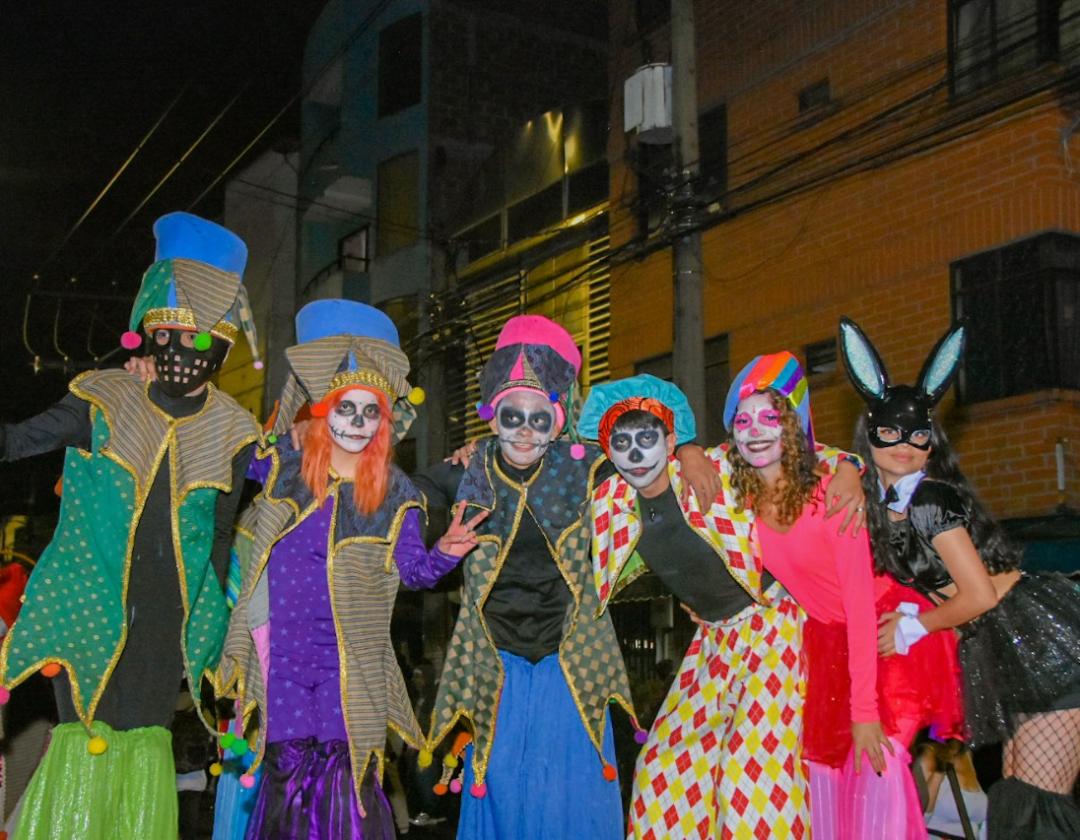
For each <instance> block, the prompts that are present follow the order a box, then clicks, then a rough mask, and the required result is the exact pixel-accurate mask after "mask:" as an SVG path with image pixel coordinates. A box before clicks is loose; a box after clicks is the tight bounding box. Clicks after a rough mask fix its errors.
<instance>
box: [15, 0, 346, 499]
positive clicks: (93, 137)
mask: <svg viewBox="0 0 1080 840" xmlns="http://www.w3.org/2000/svg"><path fill="white" fill-rule="evenodd" d="M324 3H325V0H226V2H222V0H214V2H211V1H210V0H186V1H185V2H182V3H175V2H173V3H164V2H160V0H143V2H109V1H108V0H106V1H105V2H96V3H95V2H90V3H87V2H73V1H72V0H67V2H60V0H41V2H33V3H21V2H15V1H14V0H4V2H0V50H2V55H0V59H2V60H0V66H2V68H3V70H2V71H0V97H2V100H0V284H2V289H3V291H2V296H0V354H2V355H0V359H2V362H0V364H2V368H0V370H2V379H0V381H2V383H3V387H2V388H0V420H2V421H6V422H12V421H15V420H20V419H23V418H25V417H29V416H31V415H33V414H35V413H36V412H38V411H40V410H42V409H44V408H46V407H47V406H48V405H50V404H51V403H52V402H54V401H55V400H57V399H59V398H60V397H61V396H62V395H63V393H64V391H65V388H66V384H67V382H68V380H70V379H71V378H72V376H74V375H75V374H76V373H78V372H79V371H80V370H83V369H86V368H87V367H89V366H93V358H94V356H103V355H105V354H106V353H107V352H109V351H112V350H114V349H115V348H116V347H117V346H118V341H119V336H120V333H122V332H123V331H124V330H125V329H126V321H127V316H128V313H129V311H130V301H131V298H132V296H133V295H134V293H135V291H136V290H137V289H138V284H139V280H140V278H141V276H142V272H143V271H144V270H145V269H146V268H147V267H148V266H149V265H150V263H151V262H152V260H153V247H154V246H153V236H152V234H151V225H152V224H153V221H154V219H156V218H157V217H158V216H160V215H162V214H164V213H167V212H170V211H173V210H185V209H191V210H192V212H195V213H198V214H200V215H204V216H208V217H210V218H214V217H215V216H218V215H219V214H220V212H221V197H222V192H223V190H222V186H221V185H220V184H219V185H218V187H216V188H215V189H214V190H213V191H212V192H211V193H210V194H208V195H207V196H206V198H204V199H203V200H202V201H200V202H199V203H198V204H197V205H195V206H193V207H192V206H191V204H192V202H194V201H195V200H196V199H197V198H198V197H199V196H200V195H201V194H202V193H203V192H204V190H206V188H207V187H208V186H209V185H210V184H211V183H212V182H213V181H214V179H215V178H216V177H217V176H218V175H219V174H220V173H221V172H222V170H223V169H225V168H226V167H227V166H228V165H229V163H230V162H231V161H232V160H233V159H234V158H235V157H236V156H237V155H238V154H239V153H240V151H241V150H242V149H243V148H244V147H245V146H246V145H247V144H248V143H249V142H250V141H251V140H252V139H253V138H254V136H255V135H256V134H257V133H258V132H259V131H260V130H261V129H262V128H263V127H264V126H265V125H266V124H267V123H268V122H269V121H270V120H271V119H272V117H273V116H274V114H276V113H277V112H278V111H279V110H280V109H281V108H282V106H283V105H285V103H286V102H288V100H289V99H290V98H291V97H292V96H293V95H294V94H295V93H296V92H297V91H298V89H299V86H300V66H301V60H302V56H303V47H304V40H305V38H306V36H307V32H308V30H309V28H310V26H311V24H312V23H313V22H314V20H315V18H316V17H317V15H318V13H319V12H320V11H321V9H322V7H323V5H324ZM181 92H182V93H181ZM238 93H239V94H240V95H239V97H238V98H237V99H236V101H235V102H234V103H233V104H232V105H231V107H229V108H228V110H227V111H226V113H225V114H224V116H222V117H221V119H220V121H219V122H218V123H217V125H216V126H215V127H214V129H213V130H212V131H211V132H210V133H209V134H208V135H207V136H206V138H205V139H204V140H203V141H202V143H201V144H200V145H199V146H198V147H197V148H196V149H195V150H194V151H193V152H191V154H190V155H189V156H188V157H187V158H186V160H185V161H184V162H183V163H182V164H181V165H180V166H179V168H178V169H177V170H176V172H175V173H174V174H173V175H172V176H171V177H170V178H169V180H168V181H166V182H165V183H164V185H163V186H162V187H161V188H160V190H159V191H158V192H157V193H156V194H155V195H154V196H153V197H152V198H151V199H150V200H149V201H148V202H147V203H146V205H145V206H144V207H143V208H142V209H141V210H140V211H139V212H137V213H136V214H135V215H134V216H133V217H132V218H131V220H130V222H128V223H127V224H126V226H124V227H123V228H122V229H121V225H122V223H123V222H124V221H125V219H126V218H127V217H128V216H129V215H130V214H132V212H133V211H134V210H135V209H136V208H137V207H138V206H139V204H140V203H141V202H142V201H143V200H144V199H145V198H146V196H147V195H148V194H149V193H150V192H151V190H153V188H154V186H155V185H156V184H157V183H158V181H160V180H161V179H162V177H163V176H164V175H165V174H166V172H168V171H169V169H170V168H171V167H172V166H173V165H174V164H175V163H176V162H177V161H178V160H179V159H180V158H181V156H183V155H184V154H185V152H186V151H187V150H188V148H189V147H190V146H191V145H192V144H193V143H194V142H195V140H196V139H197V138H198V137H199V135H200V134H201V133H202V132H203V131H205V130H206V128H207V127H208V126H209V124H210V123H211V121H212V120H213V119H214V118H215V117H216V116H217V115H218V114H219V113H220V112H221V111H222V110H223V109H225V108H226V106H227V105H228V103H229V102H230V100H232V99H233V98H234V97H236V96H237V94H238ZM178 94H181V95H180V98H179V100H178V101H177V103H176V105H175V106H174V107H173V108H172V110H171V111H170V113H169V115H168V116H167V117H166V119H165V121H164V122H163V123H162V124H161V126H160V127H159V128H158V130H157V131H156V133H154V135H153V136H152V137H151V138H150V140H149V141H148V142H147V144H146V146H145V147H144V148H143V149H142V151H141V152H140V153H139V154H138V156H137V157H136V158H135V159H134V161H133V162H132V163H131V165H130V166H129V167H128V168H127V170H126V171H125V172H124V174H123V175H122V176H121V177H120V178H119V180H118V181H117V182H116V183H115V184H114V185H113V187H112V188H111V189H110V190H109V192H108V193H107V195H106V196H105V198H104V199H103V200H102V201H101V203H100V204H99V205H98V206H97V208H96V209H95V210H94V212H93V213H92V214H91V215H90V216H89V217H88V218H87V220H86V221H85V222H84V223H83V224H82V225H81V226H80V227H79V228H78V229H77V230H76V231H75V233H74V235H73V236H71V238H70V240H69V241H68V242H67V243H66V244H64V246H63V247H62V248H60V250H59V252H58V253H57V249H58V247H59V246H60V245H61V243H62V242H63V241H64V239H65V237H66V236H67V234H68V233H69V231H70V230H71V229H72V227H73V226H74V225H75V223H76V222H77V220H78V219H79V217H80V216H81V215H82V213H83V212H84V211H85V210H86V208H87V207H89V205H90V203H91V202H92V201H93V200H94V198H95V197H96V196H97V195H98V193H99V192H100V191H101V190H102V188H103V187H104V186H105V185H106V183H107V182H108V181H109V179H110V178H111V177H112V176H113V174H114V173H115V172H116V171H117V169H119V167H120V166H121V165H122V164H123V162H124V160H125V159H126V158H127V157H128V155H130V154H131V153H132V152H133V151H134V150H135V148H136V147H137V145H138V144H139V142H140V140H142V139H143V137H144V136H145V135H146V134H147V132H148V131H149V130H150V128H151V127H152V126H153V125H154V123H155V122H156V121H157V120H158V118H159V117H160V116H161V114H162V113H163V112H164V111H165V110H166V108H167V107H168V106H169V103H170V102H171V101H172V100H173V99H174V98H175V97H176V96H177V95H178ZM297 115H298V109H296V108H295V107H293V108H290V109H289V111H288V112H287V113H286V114H285V115H284V116H283V117H282V118H281V119H280V120H279V121H278V122H277V123H276V124H275V125H274V127H273V128H272V129H271V130H270V131H269V132H267V134H266V136H265V137H264V138H263V139H262V141H261V142H260V143H259V144H258V145H257V146H256V148H254V149H252V151H251V153H249V155H248V156H247V158H246V159H245V161H246V160H249V159H251V157H253V156H254V155H257V154H258V152H259V151H261V150H262V149H264V148H266V146H268V145H283V144H291V143H294V142H295V140H294V138H295V137H296V136H297V135H298V133H299V129H298V116H297ZM243 165H244V161H242V162H241V163H240V165H239V167H238V168H237V170H233V172H234V173H235V172H236V171H238V169H239V168H240V167H242V166H243ZM225 180H227V178H226V179H223V180H222V184H223V183H224V181H225ZM54 254H55V256H54ZM35 274H38V275H39V277H38V278H37V279H35V278H34V275H35ZM73 276H74V277H75V278H76V281H75V282H72V281H71V278H72V277H73ZM32 289H33V290H36V291H37V292H39V293H40V294H38V295H35V296H34V297H33V299H32V305H31V307H30V314H29V318H28V319H27V320H26V327H27V329H26V332H27V336H26V337H27V338H28V340H29V344H30V346H31V347H32V348H33V350H34V351H35V353H36V354H37V355H38V356H39V357H40V371H39V372H38V373H35V372H34V366H33V362H34V353H31V352H30V351H28V350H27V348H26V346H25V345H24V340H23V339H24V336H23V327H24V311H25V305H26V299H27V293H28V292H30V291H31V290H32ZM56 292H63V293H72V292H73V293H76V294H77V295H80V297H76V298H66V299H64V300H62V301H61V302H60V312H59V317H58V315H57V304H58V299H57V298H55V297H48V294H49V293H56ZM94 295H120V296H122V297H123V298H124V300H122V301H115V300H104V299H94V297H93V296H94ZM54 329H55V332H56V336H57V342H56V344H58V345H59V347H60V348H61V350H62V351H63V353H64V354H66V355H67V356H68V357H69V358H70V362H69V363H68V364H67V368H66V369H65V367H64V362H63V355H62V354H61V353H59V352H57V350H56V347H55V346H54V340H53V334H54ZM122 360H123V355H122V354H121V353H120V352H115V353H113V355H111V356H110V357H109V358H108V360H107V361H106V362H104V364H105V365H108V364H119V363H120V362H121V361H122ZM60 464H61V459H60V455H56V456H50V457H46V458H37V459H33V460H32V461H28V462H25V463H23V464H19V465H0V516H2V515H6V514H10V513H24V512H28V511H37V512H42V511H44V512H47V511H50V510H54V509H55V508H56V505H57V499H56V497H55V496H54V495H53V493H52V486H53V483H54V482H55V480H56V478H57V477H58V475H59V472H60Z"/></svg>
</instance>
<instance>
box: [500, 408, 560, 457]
mask: <svg viewBox="0 0 1080 840" xmlns="http://www.w3.org/2000/svg"><path fill="white" fill-rule="evenodd" d="M555 431H556V430H555V407H554V406H552V404H551V400H549V399H548V398H547V397H545V396H543V395H542V394H537V393H535V392H532V391H515V392H514V393H512V394H509V395H508V396H505V397H503V398H502V399H501V400H499V404H498V405H497V406H495V433H496V434H497V435H498V436H499V448H500V449H501V450H502V454H503V457H504V458H505V459H506V460H507V461H509V462H510V463H511V464H513V465H514V466H515V467H531V466H532V465H533V464H535V463H536V462H537V461H539V460H540V458H541V457H542V456H543V454H544V453H545V452H546V451H547V448H548V444H550V443H551V439H552V438H553V437H555Z"/></svg>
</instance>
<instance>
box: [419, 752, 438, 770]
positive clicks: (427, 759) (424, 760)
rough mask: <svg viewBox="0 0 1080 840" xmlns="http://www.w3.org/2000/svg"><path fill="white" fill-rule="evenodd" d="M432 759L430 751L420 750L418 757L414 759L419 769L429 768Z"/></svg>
mask: <svg viewBox="0 0 1080 840" xmlns="http://www.w3.org/2000/svg"><path fill="white" fill-rule="evenodd" d="M433 758H434V756H432V754H431V750H420V755H418V756H417V757H416V763H417V764H419V765H420V766H421V767H430V766H431V761H432V759H433Z"/></svg>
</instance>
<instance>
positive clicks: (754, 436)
mask: <svg viewBox="0 0 1080 840" xmlns="http://www.w3.org/2000/svg"><path fill="white" fill-rule="evenodd" d="M731 425H732V430H733V433H734V435H735V446H736V448H737V449H738V450H739V454H740V455H742V456H743V458H745V459H746V462H747V463H748V464H749V465H750V466H752V467H754V468H755V469H759V470H760V469H763V468H764V467H768V466H771V465H773V464H775V463H777V462H778V461H779V460H780V456H781V455H782V454H783V448H784V445H783V442H782V441H781V439H780V438H781V433H782V432H783V427H782V426H781V425H780V410H779V409H778V408H776V407H775V406H774V405H773V401H772V398H771V397H770V396H769V395H768V394H760V393H759V394H751V395H750V396H748V397H745V398H743V399H741V400H739V405H738V406H737V407H736V409H735V419H734V420H733V421H732V424H731Z"/></svg>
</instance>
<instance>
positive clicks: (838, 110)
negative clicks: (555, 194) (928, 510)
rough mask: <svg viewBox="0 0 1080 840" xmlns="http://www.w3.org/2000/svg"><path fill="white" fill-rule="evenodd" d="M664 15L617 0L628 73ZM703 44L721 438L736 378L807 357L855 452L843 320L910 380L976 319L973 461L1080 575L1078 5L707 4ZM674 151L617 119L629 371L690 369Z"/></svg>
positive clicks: (647, 50)
mask: <svg viewBox="0 0 1080 840" xmlns="http://www.w3.org/2000/svg"><path fill="white" fill-rule="evenodd" d="M667 5H668V4H666V3H654V2H648V1H647V0H637V2H630V0H614V2H612V3H611V31H612V33H613V37H612V44H613V47H612V65H611V75H612V79H613V83H614V82H619V83H621V80H623V79H625V78H626V77H628V76H629V75H630V74H631V73H632V72H633V71H634V69H635V68H636V67H637V66H639V65H641V64H644V63H646V62H649V61H666V60H669V57H670V54H671V49H670V39H671V32H670V25H669V22H668V20H667V12H666V7H667ZM614 33H623V34H622V35H618V36H617V35H615V34H614ZM696 50H697V86H698V88H697V94H698V106H699V114H698V126H699V133H700V138H701V142H700V145H701V152H700V164H701V168H702V175H701V177H700V178H698V179H697V180H696V181H695V189H696V193H697V196H698V199H699V206H700V210H699V212H698V216H697V218H698V221H699V224H700V229H701V230H702V240H703V245H702V250H703V261H704V267H705V295H704V304H703V306H704V308H703V318H704V324H705V335H706V368H707V386H708V389H709V393H708V406H709V411H708V417H707V421H706V423H705V424H704V428H706V429H707V431H708V436H709V439H710V441H714V440H718V439H719V438H720V437H721V435H722V434H723V432H722V423H721V418H720V416H719V414H720V411H721V409H722V405H723V402H722V401H723V397H724V394H725V393H726V390H727V387H728V383H729V382H730V377H731V374H732V372H733V371H737V370H738V369H739V368H740V367H741V366H742V365H743V364H744V363H745V362H746V361H748V360H749V359H750V358H751V357H753V356H754V355H756V354H758V353H764V352H772V351H775V350H778V349H781V348H787V349H790V350H792V351H794V352H795V353H796V354H797V355H799V356H800V358H801V359H802V360H803V362H804V363H805V364H806V366H807V369H808V371H809V373H810V385H811V392H812V397H813V407H814V414H815V428H816V430H817V434H818V436H819V438H821V439H823V440H827V441H829V442H831V443H836V444H840V445H845V444H848V443H850V441H851V437H852V427H853V424H854V420H855V417H856V415H857V413H858V411H859V409H860V407H861V403H860V401H859V400H858V398H857V397H856V395H855V393H854V391H853V389H852V388H851V387H850V386H849V385H848V383H847V381H846V377H845V376H844V373H843V371H842V368H841V367H840V366H839V365H838V361H837V352H836V333H837V322H838V320H839V318H840V316H841V315H847V316H849V317H851V318H853V319H855V320H856V321H857V322H858V323H859V324H860V325H861V326H862V327H863V328H864V329H865V330H866V331H867V332H868V334H869V335H870V336H871V337H872V339H873V341H874V343H875V345H876V346H877V347H878V349H879V350H880V351H881V353H882V355H883V357H884V359H885V362H886V364H887V365H888V368H889V371H890V373H891V374H892V376H893V378H894V379H895V380H896V381H901V382H910V381H914V379H915V377H916V375H917V373H918V371H919V367H920V365H921V364H922V362H923V360H924V358H925V357H926V355H927V353H928V352H929V349H930V348H931V347H932V345H933V344H934V342H935V341H936V339H937V338H938V337H939V336H940V335H941V334H942V333H943V332H944V331H945V329H946V328H947V327H948V326H949V324H950V323H951V322H952V321H953V320H954V319H957V318H964V319H965V320H966V322H967V323H968V325H969V329H970V338H969V342H968V351H967V354H966V358H965V361H964V364H963V369H962V373H961V376H960V378H959V382H958V386H957V387H956V388H955V389H954V390H953V391H952V393H950V395H949V396H948V397H947V398H946V400H945V402H944V403H943V404H942V406H941V409H940V410H941V411H942V412H943V417H944V422H945V425H946V427H947V428H948V429H949V430H950V434H951V437H952V440H953V442H954V443H955V445H956V447H957V450H958V452H959V455H960V458H961V463H962V464H963V466H964V469H965V471H966V472H967V473H968V475H969V476H970V478H971V479H972V480H973V482H974V484H975V485H976V487H977V488H978V490H979V492H980V494H981V495H982V497H983V499H984V500H985V501H986V503H987V504H988V506H989V507H990V509H991V510H992V512H993V513H994V514H995V515H996V516H998V517H999V518H1001V519H1003V520H1005V521H1006V524H1007V525H1008V526H1009V527H1010V529H1011V530H1012V532H1013V534H1014V535H1015V536H1017V537H1018V538H1019V539H1020V540H1021V541H1023V542H1024V543H1026V544H1027V550H1028V560H1029V561H1030V562H1033V563H1039V564H1041V565H1049V566H1055V567H1058V568H1063V569H1068V570H1074V571H1075V570H1080V526H1078V519H1077V515H1076V509H1077V508H1080V315H1078V305H1080V189H1078V187H1080V175H1078V173H1077V171H1076V167H1077V165H1078V164H1077V161H1080V137H1076V136H1074V135H1075V133H1076V130H1077V127H1078V125H1080V107H1078V106H1080V100H1078V98H1077V75H1076V71H1077V68H1078V66H1080V65H1078V63H1077V61H1078V59H1080V3H1078V2H1073V0H1065V2H1060V3H1059V2H1049V0H1017V2H1009V3H1005V2H1003V0H891V1H890V2H881V1H880V0H827V2H821V3H814V4H801V3H795V2H791V0H763V2H758V3H754V4H747V3H737V2H733V1H732V2H727V1H726V0H715V2H714V0H710V2H698V3H696ZM611 124H612V125H613V126H622V124H623V120H622V103H621V102H620V101H618V100H616V101H615V102H613V108H612V115H611ZM670 155H671V152H670V147H668V148H664V147H655V146H652V147H650V146H646V145H645V144H642V143H639V142H638V141H637V139H636V138H635V137H634V136H633V135H632V134H623V133H622V132H621V131H612V133H611V137H610V145H609V159H610V161H611V187H612V193H611V207H612V211H611V228H610V240H611V254H612V270H611V283H612V290H613V291H612V298H611V339H610V346H609V359H610V365H611V372H612V375H613V376H614V375H617V376H622V375H628V374H632V373H634V372H635V371H650V372H657V373H659V374H660V375H670V373H671V370H670V368H671V357H670V353H671V348H672V332H673V319H672V315H671V313H672V304H673V300H672V256H671V247H670V245H671V227H670V223H669V221H668V219H669V218H670V216H669V214H668V213H667V212H666V211H667V208H669V207H670V202H669V200H668V195H669V193H670V191H671V190H672V189H673V185H674V184H676V183H677V180H678V179H677V176H675V175H674V174H672V173H671V172H670V171H669V167H670V165H671V160H670ZM841 364H842V363H841Z"/></svg>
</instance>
